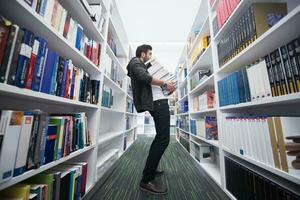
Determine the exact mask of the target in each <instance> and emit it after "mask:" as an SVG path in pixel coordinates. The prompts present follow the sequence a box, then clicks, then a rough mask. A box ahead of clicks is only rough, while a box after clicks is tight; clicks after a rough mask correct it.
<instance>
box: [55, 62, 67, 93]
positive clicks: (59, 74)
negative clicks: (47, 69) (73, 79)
mask: <svg viewBox="0 0 300 200" xmlns="http://www.w3.org/2000/svg"><path fill="white" fill-rule="evenodd" d="M58 63H59V64H58V68H57V77H56V82H57V87H56V96H61V88H62V83H63V77H64V63H65V60H64V59H63V58H62V57H59V61H58Z"/></svg>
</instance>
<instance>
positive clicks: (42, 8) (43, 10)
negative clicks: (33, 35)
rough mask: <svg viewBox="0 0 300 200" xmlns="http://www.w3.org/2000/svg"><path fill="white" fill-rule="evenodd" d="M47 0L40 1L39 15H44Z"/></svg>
mask: <svg viewBox="0 0 300 200" xmlns="http://www.w3.org/2000/svg"><path fill="white" fill-rule="evenodd" d="M47 1H48V0H42V2H41V9H40V12H39V14H40V15H41V16H43V17H44V16H45V12H46V7H47Z"/></svg>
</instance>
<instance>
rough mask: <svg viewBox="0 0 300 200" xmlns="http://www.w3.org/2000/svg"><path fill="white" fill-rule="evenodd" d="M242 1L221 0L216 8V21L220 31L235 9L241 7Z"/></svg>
mask: <svg viewBox="0 0 300 200" xmlns="http://www.w3.org/2000/svg"><path fill="white" fill-rule="evenodd" d="M239 3H240V0H233V1H228V0H219V3H218V6H217V8H216V14H217V16H216V19H217V22H218V23H217V24H218V29H221V28H222V27H223V25H224V24H225V22H226V21H227V19H228V18H229V17H230V16H231V14H232V13H233V12H234V10H235V8H236V7H237V6H238V5H239Z"/></svg>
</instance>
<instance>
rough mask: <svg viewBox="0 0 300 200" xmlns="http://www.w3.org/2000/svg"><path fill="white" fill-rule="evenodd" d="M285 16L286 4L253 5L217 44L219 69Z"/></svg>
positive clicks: (235, 21)
mask: <svg viewBox="0 0 300 200" xmlns="http://www.w3.org/2000/svg"><path fill="white" fill-rule="evenodd" d="M286 14H287V5H286V3H253V4H252V5H251V6H250V7H249V8H248V9H247V10H246V11H245V12H244V13H243V15H241V17H239V18H238V19H236V20H234V23H232V25H231V27H230V30H229V32H228V33H227V34H226V35H224V36H223V37H222V38H221V39H220V41H219V43H218V57H219V65H220V67H221V66H223V65H224V64H225V63H227V62H228V61H229V60H231V59H232V58H233V57H235V56H236V55H237V54H239V53H240V52H241V51H242V50H243V49H245V48H246V47H247V46H249V45H250V44H251V43H252V42H253V41H255V40H256V38H258V37H260V36H261V35H262V34H263V33H264V32H266V31H267V30H268V29H269V28H271V27H272V26H273V25H275V24H276V23H277V22H278V21H279V20H280V19H281V18H283V17H284V16H285V15H286Z"/></svg>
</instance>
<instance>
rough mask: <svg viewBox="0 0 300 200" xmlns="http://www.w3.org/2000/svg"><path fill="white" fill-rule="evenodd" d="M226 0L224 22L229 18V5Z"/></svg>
mask: <svg viewBox="0 0 300 200" xmlns="http://www.w3.org/2000/svg"><path fill="white" fill-rule="evenodd" d="M228 1H229V0H224V7H225V13H226V16H225V22H226V21H227V19H228V18H229V16H230V14H231V11H230V6H229V2H228ZM225 22H224V23H225Z"/></svg>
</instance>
